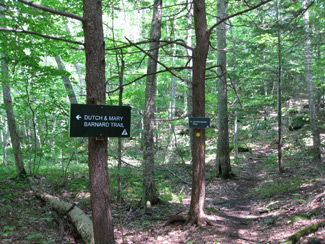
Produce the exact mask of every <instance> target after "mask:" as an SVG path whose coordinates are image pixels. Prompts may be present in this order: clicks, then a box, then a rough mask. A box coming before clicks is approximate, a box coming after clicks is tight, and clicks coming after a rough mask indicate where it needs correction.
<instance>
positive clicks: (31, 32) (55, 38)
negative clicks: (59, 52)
mask: <svg viewBox="0 0 325 244" xmlns="http://www.w3.org/2000/svg"><path fill="white" fill-rule="evenodd" d="M1 31H4V32H14V33H22V34H30V35H35V36H40V37H43V38H47V39H51V40H56V41H63V42H68V43H72V44H77V45H83V43H82V42H77V41H71V40H68V39H63V38H59V37H54V36H47V35H43V34H40V33H37V32H33V31H25V30H12V29H4V28H0V32H1Z"/></svg>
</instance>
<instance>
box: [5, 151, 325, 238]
mask: <svg viewBox="0 0 325 244" xmlns="http://www.w3.org/2000/svg"><path fill="white" fill-rule="evenodd" d="M271 151H272V149H270V148H267V147H262V146H261V147H260V148H257V149H254V150H253V151H252V152H246V153H242V156H241V160H240V163H237V164H234V165H233V171H234V173H235V175H236V176H235V177H234V178H233V179H229V180H222V179H219V178H215V177H213V170H212V168H213V166H212V165H211V166H209V165H208V166H207V182H206V201H205V212H206V214H207V215H208V218H209V220H210V221H211V222H212V223H213V225H212V226H210V225H208V226H205V227H198V226H187V225H184V223H173V224H170V225H166V222H167V221H168V219H169V218H170V216H173V215H180V216H186V214H187V212H188V209H189V204H190V194H191V192H190V185H188V184H186V183H184V182H183V181H181V180H178V179H174V180H173V181H170V179H168V177H165V178H160V179H159V180H161V181H162V180H165V181H167V184H170V188H171V189H173V190H175V192H178V196H179V198H178V199H177V197H176V198H175V199H173V200H170V201H169V202H168V203H166V204H161V205H158V206H153V207H152V208H151V209H150V210H149V211H144V210H143V209H141V208H139V207H138V204H137V201H135V200H134V201H133V202H129V201H126V203H124V204H118V203H117V202H115V201H113V203H112V208H113V218H114V224H115V239H116V242H117V243H161V244H162V243H166V244H168V243H184V244H190V243H198V244H201V243H222V244H232V243H233V244H237V243H238V244H244V243H281V242H282V241H284V240H285V239H286V238H288V237H289V236H291V235H293V234H295V233H296V232H298V231H299V230H302V229H304V228H306V227H308V226H311V225H313V224H316V223H319V222H322V221H324V220H325V177H324V174H325V165H324V163H322V164H319V165H316V164H313V163H311V161H310V160H308V159H307V158H305V159H302V158H301V157H300V158H299V160H297V159H295V158H294V157H293V158H291V159H290V158H288V159H286V161H285V168H286V171H285V173H281V174H280V173H278V171H277V164H276V158H275V159H274V157H273V158H272V157H269V156H268V155H270V152H271ZM161 167H163V166H161ZM188 167H189V166H188ZM168 169H169V172H175V174H178V175H179V176H183V177H186V176H185V173H184V172H185V171H186V170H185V171H184V165H177V164H175V165H173V166H171V165H168ZM210 170H211V171H210ZM182 174H183V175H182ZM169 176H170V175H169ZM79 177H84V178H86V177H87V176H86V175H84V176H79ZM169 178H170V177H169ZM187 179H190V178H187ZM38 182H39V183H40V185H39V186H40V187H43V189H44V191H47V192H49V193H50V194H53V195H56V196H57V197H59V198H60V199H63V200H65V201H69V202H75V203H77V204H78V206H79V207H80V208H81V209H82V210H84V211H85V212H86V213H87V214H89V215H90V213H91V209H90V205H89V200H88V201H81V200H80V199H81V197H84V198H88V199H89V193H88V192H87V190H86V189H85V190H83V191H80V189H79V192H78V193H77V191H76V192H73V191H67V190H65V189H64V187H63V188H62V187H61V186H57V185H54V184H50V183H49V182H47V179H46V177H42V178H39V179H38ZM176 195H177V194H176ZM0 243H4V244H7V243H8V244H9V243H82V241H81V239H80V238H78V237H77V236H76V234H75V232H74V230H73V227H72V226H71V225H70V224H69V221H68V220H67V217H66V216H59V215H58V214H57V213H56V212H55V211H53V210H52V209H50V207H49V206H48V205H47V204H46V203H44V202H42V201H40V200H39V199H37V198H35V196H34V193H33V192H32V191H31V190H30V188H29V186H28V184H27V183H26V182H25V181H23V180H19V179H12V178H11V179H10V178H9V177H0ZM298 243H325V228H324V226H323V227H320V228H318V229H317V231H314V232H312V233H310V234H309V235H306V236H303V237H302V238H300V240H299V242H298Z"/></svg>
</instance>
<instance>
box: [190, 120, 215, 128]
mask: <svg viewBox="0 0 325 244" xmlns="http://www.w3.org/2000/svg"><path fill="white" fill-rule="evenodd" d="M188 123H189V127H190V128H199V129H208V128H210V118H188Z"/></svg>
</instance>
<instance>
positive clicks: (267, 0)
mask: <svg viewBox="0 0 325 244" xmlns="http://www.w3.org/2000/svg"><path fill="white" fill-rule="evenodd" d="M271 1H273V0H266V1H264V2H263V1H262V2H260V3H259V4H257V5H256V6H253V7H251V8H248V9H245V10H243V11H240V12H238V13H235V14H232V15H229V16H227V17H226V18H224V19H222V20H219V21H218V22H217V23H216V24H214V25H213V26H212V27H211V28H210V29H209V30H208V33H209V34H210V33H211V32H212V30H213V29H214V28H216V27H217V26H218V25H220V24H221V23H222V22H225V21H226V20H228V19H231V18H233V17H236V16H238V15H242V14H244V13H247V12H249V11H252V10H254V9H257V8H259V7H261V6H262V5H264V4H266V3H268V2H271Z"/></svg>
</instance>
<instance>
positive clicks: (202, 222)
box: [186, 216, 213, 227]
mask: <svg viewBox="0 0 325 244" xmlns="http://www.w3.org/2000/svg"><path fill="white" fill-rule="evenodd" d="M186 224H187V225H197V226H200V227H205V226H207V225H210V226H213V223H212V222H211V221H210V220H208V218H207V217H206V216H204V217H200V218H198V217H197V218H190V219H188V220H187V222H186Z"/></svg>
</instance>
